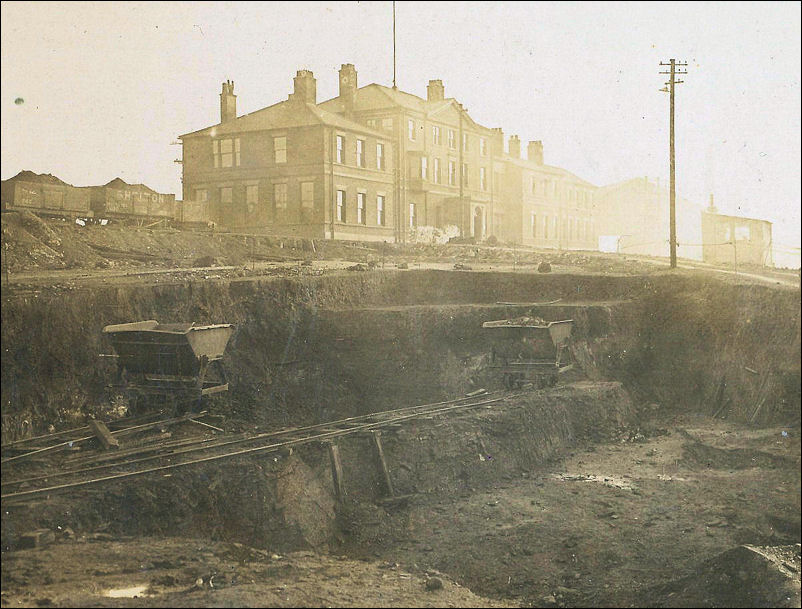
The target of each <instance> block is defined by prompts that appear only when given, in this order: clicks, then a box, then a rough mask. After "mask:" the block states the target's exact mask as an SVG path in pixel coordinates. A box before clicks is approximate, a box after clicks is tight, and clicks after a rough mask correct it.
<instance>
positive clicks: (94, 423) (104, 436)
mask: <svg viewBox="0 0 802 609" xmlns="http://www.w3.org/2000/svg"><path fill="white" fill-rule="evenodd" d="M89 429H90V430H91V431H92V433H93V434H95V437H96V438H97V439H98V440H100V443H101V444H102V445H103V448H105V449H106V450H109V449H110V448H120V441H119V440H118V439H117V438H115V437H114V436H113V435H111V432H110V431H109V428H108V427H106V424H105V423H104V422H103V421H98V420H97V419H89Z"/></svg>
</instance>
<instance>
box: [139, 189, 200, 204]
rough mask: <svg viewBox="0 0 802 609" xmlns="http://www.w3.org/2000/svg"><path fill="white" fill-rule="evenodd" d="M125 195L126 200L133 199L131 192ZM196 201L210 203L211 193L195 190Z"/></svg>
mask: <svg viewBox="0 0 802 609" xmlns="http://www.w3.org/2000/svg"><path fill="white" fill-rule="evenodd" d="M125 194H126V195H128V196H126V197H125V198H126V199H130V198H131V192H130V191H126V192H125ZM195 200H196V201H208V200H209V191H208V190H206V189H205V188H196V189H195Z"/></svg>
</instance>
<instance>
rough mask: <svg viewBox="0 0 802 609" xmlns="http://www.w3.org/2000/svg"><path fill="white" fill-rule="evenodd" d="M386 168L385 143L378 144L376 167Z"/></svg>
mask: <svg viewBox="0 0 802 609" xmlns="http://www.w3.org/2000/svg"><path fill="white" fill-rule="evenodd" d="M384 168H385V165H384V144H376V169H384Z"/></svg>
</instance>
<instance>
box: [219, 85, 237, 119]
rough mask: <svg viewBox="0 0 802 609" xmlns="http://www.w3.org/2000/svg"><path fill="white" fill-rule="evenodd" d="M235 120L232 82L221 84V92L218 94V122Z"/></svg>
mask: <svg viewBox="0 0 802 609" xmlns="http://www.w3.org/2000/svg"><path fill="white" fill-rule="evenodd" d="M235 118H237V96H236V95H234V81H233V80H227V81H226V82H224V83H223V92H222V93H220V122H221V123H225V122H227V121H231V120H234V119H235Z"/></svg>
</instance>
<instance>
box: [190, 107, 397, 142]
mask: <svg viewBox="0 0 802 609" xmlns="http://www.w3.org/2000/svg"><path fill="white" fill-rule="evenodd" d="M309 125H327V126H330V127H339V128H340V129H348V130H350V131H359V132H361V133H368V134H371V135H375V136H378V137H382V138H386V137H387V134H386V133H383V132H381V131H377V130H375V129H371V128H369V127H366V126H365V125H362V124H360V123H357V122H355V121H352V120H350V119H347V118H345V117H344V116H340V115H338V114H335V113H334V112H330V111H328V110H326V109H324V108H321V107H320V106H319V105H316V104H310V103H304V102H301V101H298V100H294V99H287V100H284V101H281V102H278V103H276V104H273V105H272V106H268V107H267V108H262V109H261V110H256V111H255V112H251V113H249V114H243V115H242V116H238V117H237V118H235V119H233V120H230V121H226V122H225V123H218V124H217V125H212V126H211V127H206V128H204V129H199V130H198V131H192V132H191V133H185V134H184V135H181V136H179V137H181V138H183V137H188V136H198V135H211V136H219V135H232V134H235V133H243V132H247V131H265V130H269V129H289V128H292V127H306V126H309Z"/></svg>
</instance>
